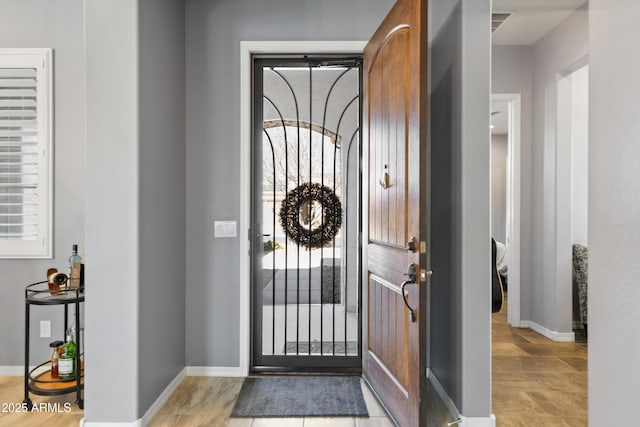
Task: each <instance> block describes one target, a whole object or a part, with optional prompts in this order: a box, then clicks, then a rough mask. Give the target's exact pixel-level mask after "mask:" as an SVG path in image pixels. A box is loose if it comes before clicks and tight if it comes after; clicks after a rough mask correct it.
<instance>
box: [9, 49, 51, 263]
mask: <svg viewBox="0 0 640 427" xmlns="http://www.w3.org/2000/svg"><path fill="white" fill-rule="evenodd" d="M52 58H53V49H50V48H0V68H34V69H36V73H37V78H36V92H37V110H36V111H37V115H36V120H37V123H38V125H37V129H38V136H37V139H38V237H37V238H36V239H35V240H9V239H7V240H0V259H50V258H52V257H53V67H52V64H53V60H52Z"/></svg>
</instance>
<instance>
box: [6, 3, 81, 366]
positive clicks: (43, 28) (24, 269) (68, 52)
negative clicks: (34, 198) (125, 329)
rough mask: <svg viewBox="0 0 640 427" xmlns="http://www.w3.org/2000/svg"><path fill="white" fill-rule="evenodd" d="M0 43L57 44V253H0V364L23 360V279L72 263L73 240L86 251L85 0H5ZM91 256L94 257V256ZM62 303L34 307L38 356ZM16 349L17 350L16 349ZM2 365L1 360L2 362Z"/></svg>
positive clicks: (56, 335) (45, 353)
mask: <svg viewBox="0 0 640 427" xmlns="http://www.w3.org/2000/svg"><path fill="white" fill-rule="evenodd" d="M0 9H1V12H0V47H3V48H15V47H25V48H26V47H29V48H43V47H49V48H53V67H54V104H53V105H54V106H53V108H54V112H55V114H54V115H53V117H54V122H53V130H54V136H53V146H54V187H53V191H54V199H55V203H54V222H53V226H54V227H53V241H54V253H53V255H54V258H53V259H48V260H0V272H1V274H2V279H0V313H2V317H1V318H0V342H2V343H4V344H3V345H1V346H0V367H2V366H21V365H22V364H23V363H24V354H23V350H22V348H23V343H24V327H23V326H22V325H23V319H24V287H25V286H26V285H28V284H29V283H33V282H37V281H41V280H45V279H46V271H47V268H49V267H56V268H58V270H61V271H66V268H67V258H68V257H69V255H70V254H71V245H72V244H73V243H78V244H79V245H80V252H81V255H82V256H85V255H86V254H85V252H84V250H85V247H84V243H85V240H84V218H85V208H84V200H85V189H86V186H85V182H86V172H85V167H84V156H85V130H86V118H85V65H84V35H83V31H84V28H83V7H82V1H80V0H60V1H56V2H51V1H48V0H3V1H2V6H1V7H0ZM88 261H90V260H88ZM61 313H62V310H61V309H60V308H56V309H48V308H46V307H35V308H34V309H33V310H32V318H31V321H32V325H33V327H32V329H31V336H32V339H31V349H32V354H33V357H32V361H31V363H32V364H36V363H40V362H42V361H44V360H46V359H47V358H48V357H49V355H50V352H49V342H50V341H53V340H54V339H63V338H64V337H63V330H64V327H63V325H62V323H63V319H62V315H61ZM45 319H46V320H53V324H52V334H53V335H52V338H39V327H38V324H39V321H40V320H45ZM16 349H17V350H18V351H16ZM0 369H1V368H0Z"/></svg>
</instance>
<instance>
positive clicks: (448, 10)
mask: <svg viewBox="0 0 640 427" xmlns="http://www.w3.org/2000/svg"><path fill="white" fill-rule="evenodd" d="M430 15H431V22H430V26H431V31H430V44H431V82H430V93H431V135H430V139H431V159H432V160H431V237H430V238H431V259H430V266H431V268H432V270H433V276H432V280H431V291H430V296H431V302H430V307H431V314H430V323H431V329H430V338H431V341H430V354H429V357H430V361H429V368H430V369H431V371H432V372H433V374H434V375H435V376H436V377H437V378H438V380H439V381H440V383H441V384H442V385H443V387H444V388H445V391H446V392H447V394H448V395H449V396H450V397H451V399H452V400H453V402H454V403H455V405H456V407H457V409H458V410H459V411H460V412H461V413H462V414H464V415H465V416H467V417H488V416H489V415H490V414H491V348H490V343H491V327H490V320H491V317H490V297H491V286H490V265H491V264H490V247H491V246H490V238H489V237H490V236H489V228H490V224H489V209H490V206H489V197H490V194H489V193H490V192H489V186H490V182H489V176H490V175H489V168H490V135H489V115H490V111H489V105H490V90H489V80H490V75H489V70H490V63H489V58H490V40H489V34H490V31H489V28H488V25H489V21H490V19H489V15H490V4H489V2H488V1H486V2H485V1H477V0H459V1H455V0H451V1H448V0H442V1H439V2H432V3H431V11H430Z"/></svg>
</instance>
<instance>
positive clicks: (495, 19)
mask: <svg viewBox="0 0 640 427" xmlns="http://www.w3.org/2000/svg"><path fill="white" fill-rule="evenodd" d="M510 16H511V14H510V13H492V14H491V32H494V31H495V30H497V29H498V27H499V26H500V25H502V24H503V23H504V21H506V20H507V18H508V17H510Z"/></svg>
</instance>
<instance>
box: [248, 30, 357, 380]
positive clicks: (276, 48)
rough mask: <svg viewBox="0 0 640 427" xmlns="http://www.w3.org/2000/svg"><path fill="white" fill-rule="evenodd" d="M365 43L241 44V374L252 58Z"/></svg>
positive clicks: (347, 49)
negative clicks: (260, 55)
mask: <svg viewBox="0 0 640 427" xmlns="http://www.w3.org/2000/svg"><path fill="white" fill-rule="evenodd" d="M366 44H367V42H366V41H241V42H240V218H239V228H238V230H239V233H240V234H239V235H240V253H239V261H240V272H239V275H238V278H239V286H240V311H239V316H240V318H239V325H240V337H239V338H240V342H239V349H240V367H239V369H240V371H241V372H242V373H243V375H244V376H247V375H249V366H250V361H251V246H250V240H249V239H250V232H249V229H250V227H251V135H252V130H251V128H252V123H251V102H252V99H253V98H252V93H251V70H252V65H251V56H252V55H255V54H296V53H297V54H299V53H314V54H315V53H317V54H333V53H336V54H341V53H345V54H354V53H355V54H362V53H363V51H364V47H365V45H366Z"/></svg>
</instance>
